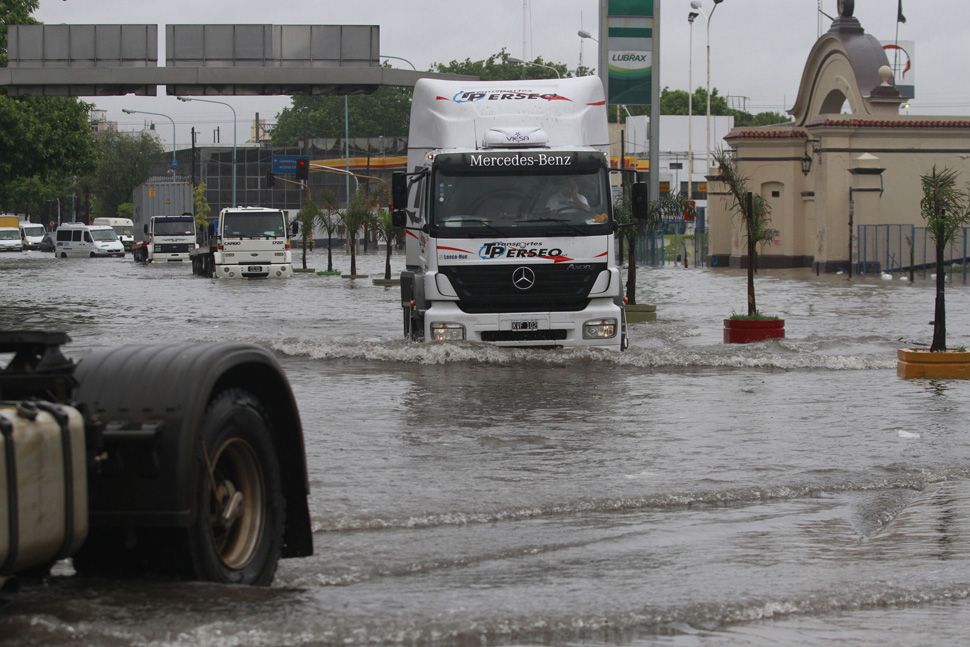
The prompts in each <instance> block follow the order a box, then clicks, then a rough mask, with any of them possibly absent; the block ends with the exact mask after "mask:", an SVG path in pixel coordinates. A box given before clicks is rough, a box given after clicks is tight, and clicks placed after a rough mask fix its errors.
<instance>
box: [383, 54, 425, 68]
mask: <svg viewBox="0 0 970 647" xmlns="http://www.w3.org/2000/svg"><path fill="white" fill-rule="evenodd" d="M381 58H393V59H394V60H395V61H404V62H405V63H407V64H408V65H410V66H411V69H412V70H414V71H415V72H417V71H418V68H416V67H414V63H412V62H411V61H409V60H408V59H406V58H401V57H400V56H388V55H387V54H381Z"/></svg>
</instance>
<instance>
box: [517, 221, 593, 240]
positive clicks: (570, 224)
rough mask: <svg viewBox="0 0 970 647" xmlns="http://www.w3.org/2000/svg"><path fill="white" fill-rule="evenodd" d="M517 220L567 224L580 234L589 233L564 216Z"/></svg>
mask: <svg viewBox="0 0 970 647" xmlns="http://www.w3.org/2000/svg"><path fill="white" fill-rule="evenodd" d="M516 222H524V223H526V224H528V223H530V222H554V223H556V224H560V225H566V227H568V228H569V229H570V230H572V231H573V232H575V233H576V234H579V235H580V236H585V235H586V234H587V233H588V232H586V231H584V230H582V229H580V228H579V227H578V226H576V225H575V224H573V223H571V222H569V221H568V220H566V219H564V218H528V219H525V220H517V221H516Z"/></svg>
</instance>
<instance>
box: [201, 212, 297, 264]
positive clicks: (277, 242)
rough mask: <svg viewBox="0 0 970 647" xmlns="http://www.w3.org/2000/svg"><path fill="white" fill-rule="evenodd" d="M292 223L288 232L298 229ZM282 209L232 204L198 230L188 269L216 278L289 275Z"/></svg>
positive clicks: (287, 243)
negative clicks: (197, 241)
mask: <svg viewBox="0 0 970 647" xmlns="http://www.w3.org/2000/svg"><path fill="white" fill-rule="evenodd" d="M298 231H299V230H298V224H297V223H296V222H294V223H293V228H292V233H293V234H294V235H296V233H297V232H298ZM289 233H290V232H289V228H288V227H287V222H286V213H284V212H283V211H282V210H280V209H270V208H266V207H232V208H226V209H223V210H222V211H220V212H219V220H218V222H215V223H210V225H209V228H208V229H203V230H202V231H201V232H200V240H199V245H198V248H197V249H195V250H194V251H193V252H192V273H193V274H195V275H197V276H205V277H209V278H217V279H259V278H286V277H290V276H293V252H292V251H290V237H289Z"/></svg>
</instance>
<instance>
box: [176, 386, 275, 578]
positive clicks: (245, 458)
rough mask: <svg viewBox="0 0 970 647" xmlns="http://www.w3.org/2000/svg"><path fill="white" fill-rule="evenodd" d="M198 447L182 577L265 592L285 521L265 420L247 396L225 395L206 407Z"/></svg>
mask: <svg viewBox="0 0 970 647" xmlns="http://www.w3.org/2000/svg"><path fill="white" fill-rule="evenodd" d="M199 443H200V446H199V450H198V452H199V456H198V467H197V476H196V484H197V487H196V496H197V514H196V520H195V523H194V524H193V525H191V526H190V527H189V528H188V531H187V548H188V553H189V562H190V565H191V569H192V572H191V573H190V574H189V575H190V577H192V578H193V579H198V580H206V581H211V582H222V583H233V584H255V585H269V584H270V583H271V582H272V581H273V576H274V575H275V573H276V565H277V562H278V561H279V558H280V552H281V550H282V544H283V526H284V521H285V519H284V516H285V505H284V501H283V494H282V485H281V476H280V468H279V462H278V461H277V457H276V448H275V446H274V444H273V439H272V437H271V435H270V425H269V418H268V416H267V415H266V413H265V412H264V410H263V408H262V406H260V404H259V401H258V400H257V399H256V398H254V397H253V396H252V395H251V394H249V393H248V392H246V391H244V390H242V389H229V390H227V391H224V392H223V393H221V394H220V395H218V396H217V397H216V398H215V399H214V400H213V401H212V403H211V404H210V405H209V408H208V410H207V411H206V415H205V419H204V421H203V424H202V433H201V437H200V439H199Z"/></svg>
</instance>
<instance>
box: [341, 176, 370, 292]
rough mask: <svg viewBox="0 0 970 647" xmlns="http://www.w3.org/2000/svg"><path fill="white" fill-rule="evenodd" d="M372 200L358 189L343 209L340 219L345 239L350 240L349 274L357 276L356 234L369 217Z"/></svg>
mask: <svg viewBox="0 0 970 647" xmlns="http://www.w3.org/2000/svg"><path fill="white" fill-rule="evenodd" d="M372 206H373V200H372V198H371V196H369V195H368V194H367V192H366V191H360V190H358V191H357V193H355V194H354V195H353V197H351V198H350V204H348V205H347V208H346V209H344V211H343V214H342V215H341V217H340V219H341V220H342V221H343V223H344V227H346V228H347V240H348V241H349V242H350V275H351V276H357V235H358V234H359V233H360V231H361V229H363V227H364V224H365V223H367V221H369V220H370V219H371V208H372Z"/></svg>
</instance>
